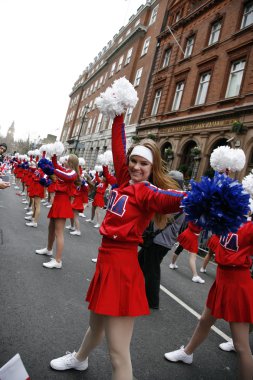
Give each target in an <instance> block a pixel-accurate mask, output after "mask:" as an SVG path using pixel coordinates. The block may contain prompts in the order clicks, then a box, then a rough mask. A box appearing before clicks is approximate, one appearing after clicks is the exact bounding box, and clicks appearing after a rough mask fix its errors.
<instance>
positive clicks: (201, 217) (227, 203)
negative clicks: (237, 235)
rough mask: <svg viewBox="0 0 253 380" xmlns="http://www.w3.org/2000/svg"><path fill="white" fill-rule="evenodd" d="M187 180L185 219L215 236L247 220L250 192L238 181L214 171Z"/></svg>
mask: <svg viewBox="0 0 253 380" xmlns="http://www.w3.org/2000/svg"><path fill="white" fill-rule="evenodd" d="M190 183H191V190H190V191H189V192H188V195H187V197H186V198H184V199H183V201H182V205H183V208H184V212H185V214H186V220H188V221H194V222H195V223H196V224H198V225H199V226H201V227H202V228H203V229H205V230H208V231H211V232H212V233H213V234H216V235H226V234H227V233H229V232H236V231H237V230H238V228H239V227H240V226H241V225H242V224H243V223H245V222H246V220H247V214H248V212H249V198H250V195H249V194H248V193H246V192H245V190H244V189H243V187H242V185H241V184H240V183H239V182H238V181H236V180H233V179H231V178H229V177H228V176H226V175H225V174H218V173H216V174H215V176H214V177H213V178H209V177H202V178H201V181H200V182H195V181H193V180H191V181H190Z"/></svg>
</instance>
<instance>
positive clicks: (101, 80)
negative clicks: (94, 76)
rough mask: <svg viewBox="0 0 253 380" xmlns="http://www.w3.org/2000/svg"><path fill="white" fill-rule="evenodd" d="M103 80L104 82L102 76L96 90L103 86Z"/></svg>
mask: <svg viewBox="0 0 253 380" xmlns="http://www.w3.org/2000/svg"><path fill="white" fill-rule="evenodd" d="M103 80H104V76H103V75H102V76H101V77H100V79H99V82H98V88H100V87H101V86H102V84H103Z"/></svg>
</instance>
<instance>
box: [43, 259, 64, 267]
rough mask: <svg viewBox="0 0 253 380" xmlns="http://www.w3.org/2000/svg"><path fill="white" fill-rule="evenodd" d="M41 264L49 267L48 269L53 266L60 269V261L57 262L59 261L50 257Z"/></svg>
mask: <svg viewBox="0 0 253 380" xmlns="http://www.w3.org/2000/svg"><path fill="white" fill-rule="evenodd" d="M42 265H43V267H45V268H49V269H53V268H56V269H61V268H62V261H60V262H59V261H56V260H55V259H51V260H50V261H48V262H47V263H43V264H42Z"/></svg>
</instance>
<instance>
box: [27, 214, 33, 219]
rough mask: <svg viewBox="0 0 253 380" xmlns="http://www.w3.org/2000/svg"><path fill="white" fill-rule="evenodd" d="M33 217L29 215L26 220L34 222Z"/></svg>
mask: <svg viewBox="0 0 253 380" xmlns="http://www.w3.org/2000/svg"><path fill="white" fill-rule="evenodd" d="M32 218H33V217H32V215H29V216H25V220H32Z"/></svg>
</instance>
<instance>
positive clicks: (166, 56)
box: [162, 48, 171, 68]
mask: <svg viewBox="0 0 253 380" xmlns="http://www.w3.org/2000/svg"><path fill="white" fill-rule="evenodd" d="M170 57H171V48H168V49H166V50H165V53H164V57H163V65H162V68H164V67H167V66H169V64H170Z"/></svg>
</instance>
